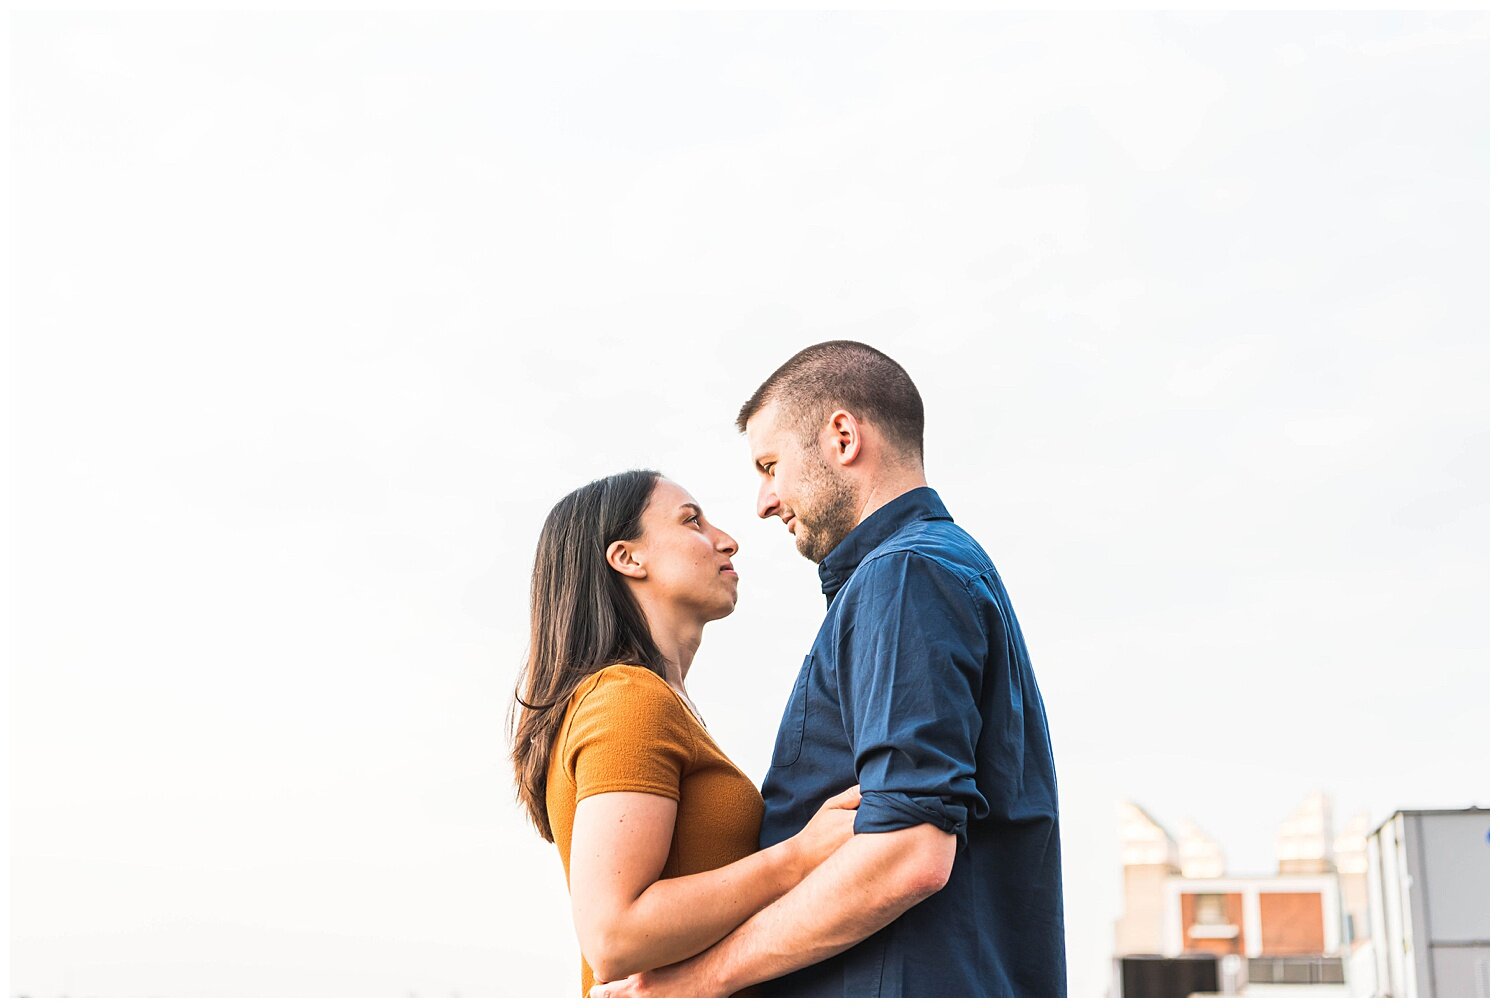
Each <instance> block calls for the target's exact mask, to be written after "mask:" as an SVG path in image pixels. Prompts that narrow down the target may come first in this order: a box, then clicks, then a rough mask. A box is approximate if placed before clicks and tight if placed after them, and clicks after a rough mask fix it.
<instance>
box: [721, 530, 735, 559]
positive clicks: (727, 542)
mask: <svg viewBox="0 0 1500 1008" xmlns="http://www.w3.org/2000/svg"><path fill="white" fill-rule="evenodd" d="M739 551H740V544H739V543H737V542H735V541H734V536H732V535H730V534H729V533H728V532H725V533H724V539H723V541H721V542H720V543H719V552H720V553H724V554H726V555H728V556H734V555H735V554H736V553H738V552H739Z"/></svg>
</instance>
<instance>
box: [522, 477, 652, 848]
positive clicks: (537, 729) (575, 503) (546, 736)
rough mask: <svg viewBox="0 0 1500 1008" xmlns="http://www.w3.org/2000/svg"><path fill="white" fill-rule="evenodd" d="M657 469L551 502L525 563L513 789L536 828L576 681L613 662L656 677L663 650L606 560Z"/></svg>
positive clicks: (546, 832) (540, 825)
mask: <svg viewBox="0 0 1500 1008" xmlns="http://www.w3.org/2000/svg"><path fill="white" fill-rule="evenodd" d="M659 479H661V473H658V472H652V471H650V470H647V469H633V470H631V471H629V472H623V473H617V474H615V475H614V476H606V477H604V478H603V479H600V480H595V481H594V482H592V483H590V484H588V485H587V486H582V487H579V488H578V489H577V490H574V491H573V492H572V493H570V494H568V495H567V496H566V497H564V498H563V499H562V500H560V501H558V502H557V505H556V506H555V507H553V509H552V512H551V513H550V514H548V515H547V520H546V521H545V522H543V523H542V535H541V538H540V539H538V540H537V544H536V563H535V565H534V566H533V567H532V569H531V640H530V644H529V646H528V648H527V654H526V665H525V668H523V669H522V671H521V677H520V681H519V682H518V683H517V684H516V694H515V704H514V705H512V707H511V711H510V727H511V729H512V731H513V735H512V743H511V761H512V762H513V763H514V764H515V770H516V791H517V793H518V794H519V796H520V799H521V801H522V802H523V803H524V804H525V805H526V811H527V813H528V814H529V815H530V816H531V821H532V822H533V823H534V824H535V825H536V828H537V831H538V832H539V833H541V834H542V836H543V837H545V838H546V839H547V841H548V842H555V840H554V839H553V836H552V826H551V824H549V823H548V822H547V766H548V760H549V757H550V756H551V753H552V744H553V742H554V741H556V739H557V732H558V728H559V727H560V726H561V724H562V717H563V714H564V713H565V712H566V711H567V707H568V700H569V699H570V698H571V697H572V696H573V692H574V690H576V689H577V688H578V684H579V683H581V682H582V681H583V680H585V679H587V678H588V677H589V676H591V675H593V674H594V673H595V672H597V671H599V670H600V669H602V668H604V667H606V666H608V665H614V664H617V663H623V664H631V665H644V666H645V667H647V668H649V669H651V670H653V671H654V672H656V674H657V675H660V674H661V670H662V669H663V668H664V667H665V663H664V662H663V661H662V656H661V652H660V651H659V650H657V647H656V644H655V643H654V642H653V641H652V639H651V628H650V627H649V626H648V625H647V623H646V614H645V613H643V612H642V611H641V607H640V606H639V605H638V604H637V603H636V601H635V598H634V597H633V596H632V595H631V594H630V590H629V589H628V588H626V587H625V578H624V577H623V576H622V575H620V574H619V573H617V572H616V571H615V570H614V568H612V567H610V566H609V563H608V562H607V561H606V560H605V554H604V550H605V547H606V546H608V545H609V544H610V543H612V542H614V541H615V540H616V539H636V538H639V537H640V535H641V515H642V514H644V513H645V510H646V504H647V503H648V502H649V501H650V499H651V494H652V492H653V491H654V490H655V489H656V483H657V481H658V480H659Z"/></svg>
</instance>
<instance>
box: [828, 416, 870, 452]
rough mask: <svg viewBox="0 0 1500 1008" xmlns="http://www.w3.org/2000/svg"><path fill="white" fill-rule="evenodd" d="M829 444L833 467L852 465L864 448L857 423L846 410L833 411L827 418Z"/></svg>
mask: <svg viewBox="0 0 1500 1008" xmlns="http://www.w3.org/2000/svg"><path fill="white" fill-rule="evenodd" d="M827 430H828V435H829V444H830V446H831V447H832V450H833V463H834V464H835V465H852V464H853V463H854V460H855V459H857V458H859V451H860V449H861V448H862V447H864V439H863V438H862V437H861V432H860V429H859V421H858V420H856V419H855V418H854V414H853V413H850V412H849V411H848V410H835V411H834V413H833V415H832V416H831V417H829V418H828V428H827Z"/></svg>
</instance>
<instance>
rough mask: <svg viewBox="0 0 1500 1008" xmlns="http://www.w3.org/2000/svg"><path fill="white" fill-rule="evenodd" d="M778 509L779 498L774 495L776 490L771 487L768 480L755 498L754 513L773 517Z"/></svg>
mask: <svg viewBox="0 0 1500 1008" xmlns="http://www.w3.org/2000/svg"><path fill="white" fill-rule="evenodd" d="M780 510H781V499H780V498H778V497H777V496H776V491H775V490H773V489H771V483H770V481H769V480H768V481H767V482H766V484H765V486H763V487H761V488H760V494H759V495H758V496H757V497H756V498H755V513H756V514H758V515H760V517H762V518H774V517H775V516H776V513H777V512H778V511H780Z"/></svg>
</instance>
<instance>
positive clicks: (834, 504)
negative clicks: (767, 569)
mask: <svg viewBox="0 0 1500 1008" xmlns="http://www.w3.org/2000/svg"><path fill="white" fill-rule="evenodd" d="M781 421H782V418H781V408H780V406H779V405H778V404H777V403H775V402H772V403H768V404H767V405H766V406H765V408H763V409H762V410H761V411H760V412H759V413H756V414H755V415H754V416H753V417H751V418H750V420H749V422H748V423H747V424H746V425H745V433H746V435H747V436H748V438H749V441H750V459H751V461H752V462H754V463H755V471H756V473H757V474H758V475H759V476H760V492H759V493H758V494H757V495H756V499H755V511H756V513H757V514H759V515H760V516H761V517H762V518H771V517H776V518H780V519H781V520H782V521H783V522H784V523H786V527H787V531H789V532H791V533H792V535H793V536H794V537H795V539H796V543H797V552H798V553H801V554H802V555H803V556H805V557H807V559H809V560H811V561H812V562H813V563H821V562H822V560H823V558H824V557H826V556H827V555H828V554H829V553H831V552H833V548H834V547H835V546H837V545H838V544H839V543H840V542H842V541H843V539H844V536H846V535H848V534H849V533H850V531H851V530H853V528H854V526H855V525H857V524H859V508H858V505H857V504H856V494H855V489H854V483H853V480H852V479H851V478H850V477H849V475H848V474H847V473H845V472H843V471H842V470H840V469H839V468H838V467H836V466H834V465H833V464H832V463H831V462H830V461H829V459H828V457H827V455H828V454H830V451H829V446H828V442H829V439H828V438H827V437H825V436H824V435H825V433H827V432H824V431H821V430H820V431H819V432H818V435H817V438H816V439H815V440H814V441H813V442H812V443H808V441H807V438H806V432H805V431H801V430H794V429H791V427H790V426H788V425H785V424H783V423H782V422H781Z"/></svg>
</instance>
